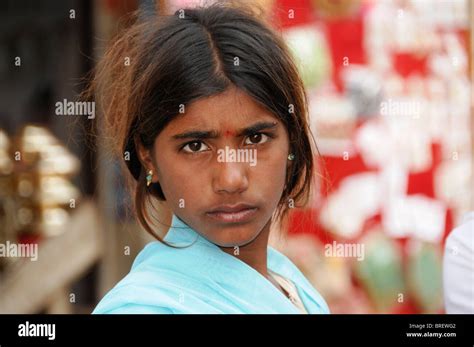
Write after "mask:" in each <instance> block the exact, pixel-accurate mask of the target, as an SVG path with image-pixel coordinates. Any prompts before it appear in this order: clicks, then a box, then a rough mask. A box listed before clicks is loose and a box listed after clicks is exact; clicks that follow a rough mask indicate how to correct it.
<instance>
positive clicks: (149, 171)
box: [146, 170, 153, 187]
mask: <svg viewBox="0 0 474 347" xmlns="http://www.w3.org/2000/svg"><path fill="white" fill-rule="evenodd" d="M152 178H153V170H148V175H146V186H147V187H148V186H150V184H151V180H152Z"/></svg>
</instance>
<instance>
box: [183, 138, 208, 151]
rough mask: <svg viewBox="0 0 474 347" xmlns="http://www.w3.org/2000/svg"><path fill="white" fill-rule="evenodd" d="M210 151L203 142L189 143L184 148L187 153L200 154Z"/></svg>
mask: <svg viewBox="0 0 474 347" xmlns="http://www.w3.org/2000/svg"><path fill="white" fill-rule="evenodd" d="M208 149H209V147H207V145H205V144H204V143H203V142H201V141H193V142H189V143H187V144H186V145H185V146H184V147H183V150H184V151H185V152H187V153H198V152H203V151H206V150H208Z"/></svg>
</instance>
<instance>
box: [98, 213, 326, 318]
mask: <svg viewBox="0 0 474 347" xmlns="http://www.w3.org/2000/svg"><path fill="white" fill-rule="evenodd" d="M165 241H166V242H168V243H171V244H174V245H176V246H189V247H186V248H182V249H176V248H172V247H169V246H167V245H164V244H162V243H160V242H158V241H154V242H151V243H149V244H148V245H147V246H146V247H145V248H144V249H143V250H142V251H141V252H140V253H139V254H138V256H137V257H136V259H135V261H134V263H133V265H132V269H131V271H130V273H129V274H128V275H127V276H125V278H123V279H122V280H121V281H120V282H119V283H118V284H117V285H116V286H115V287H114V288H113V289H111V290H110V291H109V292H108V293H107V294H106V295H105V296H104V298H103V299H102V300H101V301H100V303H99V304H98V305H97V307H96V308H95V310H94V312H93V313H178V314H183V313H211V314H213V313H235V314H242V313H250V314H260V313H268V314H272V313H284V314H298V313H300V311H298V309H297V308H296V306H295V305H294V304H293V303H291V302H290V300H289V299H288V298H287V297H286V296H285V295H284V294H283V293H282V292H280V291H279V290H278V289H277V288H276V287H275V286H274V285H273V284H272V283H271V282H270V281H268V279H266V278H265V277H264V276H263V275H261V274H260V273H259V272H257V271H256V270H254V269H253V268H252V267H251V266H249V265H247V264H246V263H245V262H243V261H241V260H240V259H238V257H235V256H233V255H230V254H228V253H226V252H224V251H222V250H221V249H220V248H219V247H218V246H216V245H215V244H213V243H211V242H209V241H208V240H206V239H205V238H204V237H202V236H200V235H199V234H198V233H197V232H196V231H194V230H193V229H191V228H190V227H189V226H188V225H187V224H185V223H184V222H183V221H182V220H181V219H179V218H178V217H177V216H176V215H173V219H172V225H171V228H170V230H169V231H168V233H167V235H166V237H165ZM267 257H268V260H267V266H268V268H269V269H270V270H272V271H273V272H275V273H277V274H279V275H281V276H283V277H285V278H287V279H289V280H291V281H293V283H294V284H295V285H296V288H297V290H298V294H299V295H300V297H301V300H302V301H303V304H304V306H305V308H306V310H307V311H308V312H309V313H329V309H328V306H327V304H326V302H325V301H324V299H323V298H322V297H321V295H320V294H319V293H318V292H317V291H316V290H315V289H314V287H313V286H312V285H311V284H310V283H309V281H308V280H307V279H306V278H305V277H304V275H303V274H302V273H301V271H300V270H299V269H298V268H297V267H296V266H295V265H294V264H293V263H292V262H291V261H290V260H289V259H288V258H287V257H286V256H284V255H283V254H281V253H280V252H278V251H277V250H275V249H273V248H272V247H270V246H269V247H268V251H267Z"/></svg>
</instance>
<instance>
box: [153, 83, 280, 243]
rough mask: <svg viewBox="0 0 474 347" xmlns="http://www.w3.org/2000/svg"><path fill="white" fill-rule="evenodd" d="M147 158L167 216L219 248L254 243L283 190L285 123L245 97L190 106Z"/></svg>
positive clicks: (236, 93)
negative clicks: (167, 209) (184, 224)
mask: <svg viewBox="0 0 474 347" xmlns="http://www.w3.org/2000/svg"><path fill="white" fill-rule="evenodd" d="M184 111H185V112H184V114H182V115H178V116H176V118H175V119H174V120H173V121H171V122H170V123H168V125H167V126H166V127H165V128H164V129H163V131H162V132H161V133H160V134H159V136H158V137H157V138H156V140H155V144H154V148H153V151H152V152H151V153H153V154H150V155H151V157H150V158H149V160H151V163H149V164H151V165H152V166H153V167H152V169H153V172H154V176H153V182H159V183H160V184H161V188H162V190H163V193H164V195H165V197H166V200H167V202H168V204H169V206H170V208H171V209H172V210H173V213H174V214H176V215H177V216H178V217H180V218H181V219H182V220H183V221H184V222H186V224H188V225H189V226H190V227H191V228H193V229H194V230H196V231H197V232H198V233H199V234H201V235H202V236H204V237H205V238H206V239H208V240H209V241H211V242H213V243H214V244H216V245H218V246H220V247H234V246H243V245H246V244H248V243H250V242H252V241H253V240H254V239H255V238H256V237H257V236H258V235H259V233H260V232H261V231H262V229H263V228H264V227H265V225H266V224H267V223H268V222H269V220H270V218H271V216H272V214H273V212H274V210H275V208H276V207H277V205H278V202H279V201H280V198H281V196H282V193H283V189H284V185H285V178H286V171H287V167H288V165H289V163H288V160H287V157H288V151H289V141H288V134H287V131H286V129H285V126H284V125H283V123H281V122H280V121H279V120H278V119H277V118H276V117H275V116H273V115H272V114H271V113H269V112H268V111H267V110H265V109H264V108H263V107H262V106H260V105H258V104H257V103H256V102H254V101H253V100H252V99H251V98H250V97H249V96H248V95H246V94H245V93H244V92H242V91H240V90H238V89H236V88H232V89H229V90H227V91H226V92H224V93H222V94H219V95H216V96H212V97H209V98H205V99H200V100H198V101H195V102H194V103H192V104H190V105H188V106H187V107H186V109H185V110H184Z"/></svg>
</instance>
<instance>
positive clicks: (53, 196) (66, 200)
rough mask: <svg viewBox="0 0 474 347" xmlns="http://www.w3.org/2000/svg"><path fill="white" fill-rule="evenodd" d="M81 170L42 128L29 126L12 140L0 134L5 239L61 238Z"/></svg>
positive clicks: (76, 195)
mask: <svg viewBox="0 0 474 347" xmlns="http://www.w3.org/2000/svg"><path fill="white" fill-rule="evenodd" d="M79 169H80V162H79V160H78V159H77V158H76V157H75V156H74V155H73V154H72V153H71V152H70V151H69V150H68V149H67V148H66V147H64V145H62V144H61V143H60V142H59V140H58V139H56V138H55V137H54V135H53V134H52V133H51V132H50V131H49V130H48V129H46V128H44V127H41V126H36V125H26V126H25V127H24V128H23V129H22V130H21V131H20V132H19V134H18V135H17V136H16V137H15V138H14V140H13V141H9V140H8V137H7V135H6V134H5V133H4V132H2V131H1V130H0V187H1V189H0V206H1V207H0V211H3V214H2V212H0V219H4V221H3V220H2V223H1V224H2V225H4V226H5V227H4V228H2V229H5V230H2V231H1V232H2V235H1V238H4V239H9V240H15V239H16V241H18V242H31V241H36V240H38V239H41V238H44V237H49V236H54V235H58V234H61V233H62V232H63V231H64V226H65V225H66V223H67V221H68V219H69V212H70V211H69V210H70V209H72V208H75V207H76V203H77V200H78V199H79V197H80V192H79V190H78V189H77V188H76V187H75V186H74V185H73V184H72V183H71V182H70V180H71V179H72V178H73V176H74V175H75V174H77V172H78V171H79ZM3 222H5V223H3ZM12 236H14V237H12Z"/></svg>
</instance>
